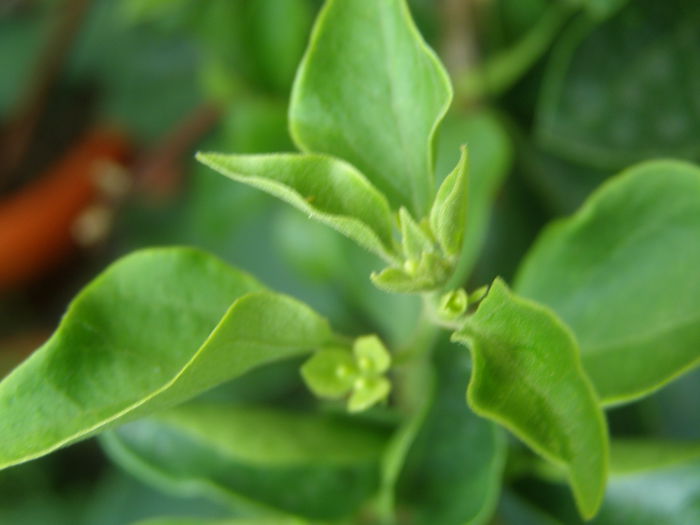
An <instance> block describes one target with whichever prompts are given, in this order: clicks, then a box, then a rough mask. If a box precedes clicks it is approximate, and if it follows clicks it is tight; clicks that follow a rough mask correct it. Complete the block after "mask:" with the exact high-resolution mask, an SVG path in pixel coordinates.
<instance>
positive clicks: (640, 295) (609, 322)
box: [515, 161, 700, 404]
mask: <svg viewBox="0 0 700 525" xmlns="http://www.w3.org/2000/svg"><path fill="white" fill-rule="evenodd" d="M698 236H700V169H698V168H697V167H695V166H692V165H689V164H684V163H681V162H673V161H657V162H649V163H645V164H641V165H639V166H636V167H634V168H631V169H629V170H627V171H626V172H623V173H622V174H621V175H619V176H618V177H616V178H615V179H613V180H611V181H610V182H608V183H607V184H605V185H604V186H603V187H601V188H600V189H599V190H598V191H597V192H595V193H594V194H593V195H592V196H591V197H590V198H589V200H588V201H587V202H586V203H585V204H584V205H583V207H582V208H581V209H580V210H579V211H578V212H577V213H576V214H575V215H574V216H572V217H571V218H569V219H565V220H563V221H560V222H558V223H555V224H553V225H552V226H550V227H549V228H548V229H546V230H545V232H544V233H543V234H542V235H541V236H540V238H539V239H538V240H537V242H536V243H535V245H534V247H533V248H532V249H531V251H530V253H529V254H528V256H527V258H526V259H525V262H524V264H523V266H522V267H521V268H520V272H519V276H518V278H517V279H516V285H515V289H516V290H517V291H518V293H520V294H522V295H525V296H527V297H530V298H532V299H534V300H536V301H538V302H542V303H544V304H547V305H549V306H550V307H551V308H553V309H554V310H555V311H556V312H557V314H558V315H560V316H561V318H562V319H563V320H564V321H565V322H566V323H567V324H568V325H569V326H570V327H571V328H572V329H573V331H574V333H575V334H576V338H577V340H578V341H579V343H580V346H581V355H582V359H583V364H584V367H585V369H586V371H587V372H588V374H589V375H590V377H591V379H592V381H593V384H594V385H595V387H596V390H597V391H598V394H599V396H600V397H601V399H602V401H603V402H604V403H606V404H611V403H619V402H623V401H629V400H632V399H635V398H638V397H640V396H643V395H646V394H647V393H649V392H651V391H652V390H655V389H657V388H659V387H661V386H662V385H664V384H665V383H667V382H668V381H670V380H672V379H673V378H674V377H676V376H678V375H679V374H681V373H683V372H685V371H687V370H690V369H691V368H693V367H695V366H697V365H698V364H699V363H700V281H698V279H697V269H698V268H699V267H700V244H699V243H698V242H697V240H698Z"/></svg>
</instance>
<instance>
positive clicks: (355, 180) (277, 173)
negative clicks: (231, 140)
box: [197, 153, 394, 260]
mask: <svg viewBox="0 0 700 525" xmlns="http://www.w3.org/2000/svg"><path fill="white" fill-rule="evenodd" d="M197 158H198V159H199V160H200V161H201V162H203V163H204V164H206V165H207V166H209V167H211V168H213V169H215V170H216V171H218V172H220V173H222V174H223V175H225V176H227V177H229V178H231V179H233V180H235V181H238V182H242V183H244V184H249V185H251V186H254V187H256V188H259V189H261V190H263V191H266V192H268V193H270V194H272V195H274V196H275V197H278V198H280V199H282V200H284V201H286V202H288V203H289V204H291V205H292V206H295V207H296V208H299V209H300V210H301V211H303V212H304V213H306V214H308V215H309V217H311V218H314V219H316V220H319V221H321V222H323V223H325V224H327V225H329V226H331V227H332V228H335V229H336V230H338V231H339V232H341V233H342V234H344V235H346V236H348V237H350V238H351V239H353V240H354V241H356V242H357V243H358V244H360V245H361V246H364V247H365V248H367V249H368V250H370V251H373V252H375V253H377V254H378V255H380V256H382V257H384V258H385V259H387V260H392V258H393V257H394V255H393V253H394V248H393V238H392V235H393V226H394V220H393V218H392V215H391V211H390V209H389V205H388V203H387V201H386V199H385V197H384V196H383V195H382V194H381V193H380V192H379V191H377V190H376V189H375V188H374V186H372V184H371V183H370V182H369V181H368V180H367V179H366V178H365V177H364V176H363V175H362V174H360V173H359V172H358V171H357V170H356V169H355V168H353V167H352V166H351V165H349V164H347V163H346V162H343V161H340V160H337V159H333V158H331V157H327V156H324V155H297V154H277V155H222V154H217V153H200V154H198V155H197Z"/></svg>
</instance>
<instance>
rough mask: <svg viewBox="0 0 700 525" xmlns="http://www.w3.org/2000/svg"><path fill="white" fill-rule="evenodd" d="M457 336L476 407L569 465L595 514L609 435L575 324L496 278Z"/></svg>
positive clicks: (583, 508) (577, 491) (579, 496)
mask: <svg viewBox="0 0 700 525" xmlns="http://www.w3.org/2000/svg"><path fill="white" fill-rule="evenodd" d="M453 338H454V339H455V340H457V341H459V342H463V343H467V344H468V346H469V347H470V350H471V353H472V358H473V362H474V365H473V366H474V371H473V374H472V380H471V382H470V384H469V389H468V392H467V399H468V401H469V405H470V406H471V407H472V409H473V410H474V411H475V412H476V413H477V414H480V415H482V416H484V417H488V418H490V419H493V420H494V421H497V422H498V423H500V424H502V425H503V426H505V427H506V428H508V429H509V430H511V431H512V432H513V433H514V434H515V435H516V436H518V437H519V438H520V439H522V440H523V441H524V442H525V443H527V444H528V445H529V446H530V447H532V448H533V449H534V450H535V451H536V452H538V453H539V454H541V455H542V456H543V457H544V458H545V459H547V460H549V461H551V462H552V463H554V464H555V465H557V466H560V467H561V468H563V470H564V471H565V472H566V476H567V478H568V480H569V483H570V484H571V486H572V489H573V492H574V496H575V499H576V503H577V506H578V508H579V511H580V513H581V514H582V515H583V516H584V517H586V518H590V517H592V516H593V515H595V513H596V511H597V510H598V508H599V506H600V504H601V502H602V498H603V494H604V491H605V480H606V476H607V462H608V438H607V433H606V424H605V419H604V417H603V413H602V411H601V409H600V408H599V406H598V401H597V399H596V396H595V393H594V391H593V387H592V385H591V384H590V382H589V380H588V378H587V377H586V375H585V373H584V372H583V369H582V367H581V363H580V360H579V355H578V347H577V345H576V340H575V339H574V336H573V334H571V332H570V331H569V329H568V328H567V327H566V326H565V325H564V324H563V323H562V322H561V321H560V320H559V319H558V318H557V317H556V315H555V314H554V313H553V312H552V311H550V310H549V309H547V308H545V307H543V306H541V305H538V304H536V303H534V302H531V301H527V300H525V299H522V298H520V297H517V296H516V295H514V294H513V293H511V292H510V291H509V290H508V288H507V286H506V285H505V284H504V283H503V281H501V280H500V279H496V281H494V283H493V284H492V285H491V289H490V290H489V293H488V295H487V296H486V298H485V299H484V300H483V301H482V302H481V304H480V305H479V308H478V310H477V311H476V314H474V315H473V316H472V317H470V318H468V319H467V321H466V322H465V324H464V326H463V327H462V328H461V329H460V330H459V331H457V332H455V333H454V334H453Z"/></svg>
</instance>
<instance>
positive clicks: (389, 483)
mask: <svg viewBox="0 0 700 525" xmlns="http://www.w3.org/2000/svg"><path fill="white" fill-rule="evenodd" d="M439 333H440V332H439V330H438V329H437V327H436V326H435V325H434V324H433V320H432V318H431V316H430V315H429V314H428V312H427V306H424V308H423V313H422V315H421V318H420V320H419V322H418V326H417V327H416V330H415V331H414V337H413V341H414V342H413V344H412V345H411V346H410V347H408V348H406V349H403V350H402V351H400V352H398V353H397V354H396V356H395V360H394V362H395V363H396V364H397V365H398V366H397V367H396V380H397V381H396V384H397V385H398V386H399V388H398V392H397V402H398V405H399V407H400V408H401V409H402V410H403V411H404V412H405V413H407V414H408V415H407V417H406V419H405V420H404V422H403V424H402V425H401V427H400V428H399V429H398V430H397V431H396V432H395V433H394V435H393V436H392V438H391V441H390V443H389V445H388V446H387V449H386V451H385V453H384V456H383V458H382V483H381V488H380V490H379V495H378V498H377V506H376V510H377V514H378V516H379V520H380V522H381V523H383V524H385V525H391V524H393V523H395V521H396V520H395V512H394V511H395V509H394V507H395V498H394V493H395V489H396V482H397V481H398V478H399V475H400V474H401V470H402V468H403V465H404V462H405V460H406V456H407V454H408V452H409V450H410V448H411V445H412V444H413V441H414V440H415V438H416V435H417V434H418V431H419V430H420V428H421V426H422V424H423V421H424V420H425V418H426V416H427V415H428V411H429V409H430V406H431V404H432V400H433V396H434V391H435V374H434V371H433V368H432V366H431V363H430V356H431V350H432V349H433V347H434V346H435V341H436V339H437V337H438V336H439Z"/></svg>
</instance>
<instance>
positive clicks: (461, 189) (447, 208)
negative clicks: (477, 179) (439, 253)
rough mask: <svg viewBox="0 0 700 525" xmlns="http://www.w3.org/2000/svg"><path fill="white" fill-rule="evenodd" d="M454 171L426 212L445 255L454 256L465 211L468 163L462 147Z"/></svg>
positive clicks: (465, 215) (465, 151) (461, 239)
mask: <svg viewBox="0 0 700 525" xmlns="http://www.w3.org/2000/svg"><path fill="white" fill-rule="evenodd" d="M461 151H462V154H461V156H460V159H459V162H458V164H457V166H456V167H455V169H454V170H453V171H452V173H450V174H449V175H448V176H447V177H445V180H444V181H442V184H441V185H440V189H439V190H438V192H437V195H436V196H435V201H434V202H433V206H432V208H431V210H430V227H431V228H432V231H433V234H434V235H435V237H436V238H437V240H438V242H439V243H440V247H441V248H442V250H443V251H444V252H445V253H446V254H447V255H452V256H455V255H458V254H459V251H460V250H461V248H462V241H463V240H464V229H465V223H466V220H467V212H468V209H469V194H468V189H469V177H468V175H469V164H468V161H467V159H468V156H467V148H466V146H462V148H461Z"/></svg>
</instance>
